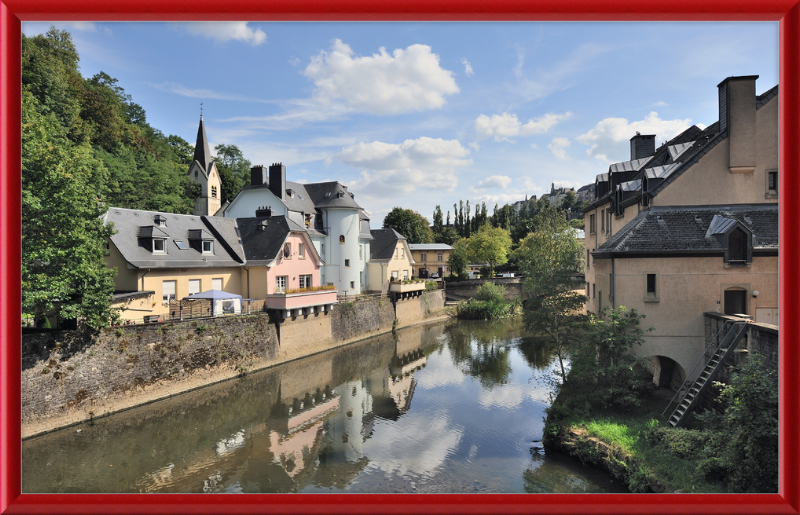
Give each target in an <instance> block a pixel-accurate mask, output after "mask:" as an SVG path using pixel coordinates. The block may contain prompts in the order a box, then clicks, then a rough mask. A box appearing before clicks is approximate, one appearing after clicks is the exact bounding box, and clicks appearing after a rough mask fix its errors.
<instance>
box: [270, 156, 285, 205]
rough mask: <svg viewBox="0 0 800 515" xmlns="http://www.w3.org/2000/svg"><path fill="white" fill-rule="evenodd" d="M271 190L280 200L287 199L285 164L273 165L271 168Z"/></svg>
mask: <svg viewBox="0 0 800 515" xmlns="http://www.w3.org/2000/svg"><path fill="white" fill-rule="evenodd" d="M269 190H270V191H271V192H272V193H274V194H275V196H276V197H278V198H279V199H281V200H284V199H286V167H285V166H283V163H272V165H271V166H270V167H269Z"/></svg>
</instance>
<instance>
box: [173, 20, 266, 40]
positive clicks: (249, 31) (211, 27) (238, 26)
mask: <svg viewBox="0 0 800 515" xmlns="http://www.w3.org/2000/svg"><path fill="white" fill-rule="evenodd" d="M180 26H182V27H184V28H185V29H186V32H188V33H189V34H192V35H195V36H203V37H205V38H209V39H215V40H217V41H230V40H236V41H243V42H245V43H247V44H248V45H252V46H258V45H260V44H262V43H265V42H266V41H267V35H266V34H265V33H264V31H263V30H261V29H258V28H257V29H255V30H254V29H253V28H251V27H249V26H248V24H247V22H246V21H195V22H185V23H181V24H180Z"/></svg>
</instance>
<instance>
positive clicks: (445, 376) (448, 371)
mask: <svg viewBox="0 0 800 515" xmlns="http://www.w3.org/2000/svg"><path fill="white" fill-rule="evenodd" d="M442 349H443V351H442V352H441V354H440V355H439V356H437V357H436V359H428V362H427V365H426V366H425V368H424V369H422V370H421V371H419V372H416V373H415V374H414V378H415V379H416V380H417V388H436V387H439V386H447V385H459V384H461V383H462V382H464V374H463V373H462V372H461V371H460V370H458V368H456V367H454V366H453V365H452V358H451V357H450V350H449V349H447V348H446V347H440V350H442ZM431 358H433V356H431Z"/></svg>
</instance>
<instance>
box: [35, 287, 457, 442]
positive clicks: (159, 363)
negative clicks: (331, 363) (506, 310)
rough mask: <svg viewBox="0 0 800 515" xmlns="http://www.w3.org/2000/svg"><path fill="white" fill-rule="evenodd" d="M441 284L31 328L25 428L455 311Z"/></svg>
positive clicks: (110, 409)
mask: <svg viewBox="0 0 800 515" xmlns="http://www.w3.org/2000/svg"><path fill="white" fill-rule="evenodd" d="M443 308H444V295H443V292H441V291H434V292H427V293H425V294H424V295H423V296H420V297H417V298H412V299H405V300H398V301H397V302H396V303H393V302H391V301H390V300H389V299H371V300H364V301H358V302H354V303H346V304H342V305H339V306H337V307H336V308H334V310H332V312H331V313H325V314H319V315H317V316H313V317H307V318H305V319H302V320H300V319H298V320H294V321H283V322H275V321H273V320H271V319H270V317H269V315H268V314H258V315H251V316H240V317H226V318H220V319H208V320H199V321H193V322H166V323H160V324H149V325H146V326H134V327H125V328H116V329H114V328H110V329H106V330H103V331H100V332H98V333H94V334H88V333H82V332H79V331H72V332H64V333H62V334H59V333H49V334H44V335H25V337H24V338H23V370H22V414H21V419H22V438H23V439H27V438H31V437H34V436H37V435H41V434H44V433H48V432H51V431H55V430H57V429H60V428H64V427H69V426H73V425H77V424H80V423H83V422H86V421H91V420H97V419H99V418H102V417H106V416H108V415H111V414H113V413H119V412H121V411H125V410H129V409H131V408H134V407H136V406H141V405H144V404H149V403H153V402H156V401H158V400H162V399H166V398H169V397H173V396H176V395H179V394H182V393H185V392H189V391H192V390H196V389H199V388H203V387H205V386H209V385H212V384H215V383H220V382H223V381H227V380H230V379H233V378H236V377H241V376H243V375H246V374H249V373H252V372H255V371H258V370H263V369H267V368H271V367H274V366H277V365H280V364H283V363H287V362H290V361H294V360H298V359H301V358H305V357H308V356H312V355H315V354H319V353H321V352H325V351H326V350H330V349H333V348H337V347H343V346H346V345H350V344H353V343H355V342H359V341H362V340H364V339H366V338H370V337H372V336H376V335H380V334H386V333H389V332H391V331H392V330H394V329H399V328H404V327H410V326H413V325H418V324H427V323H432V322H437V321H441V320H447V319H449V318H450V316H449V315H448V314H446V312H445V311H444V309H443Z"/></svg>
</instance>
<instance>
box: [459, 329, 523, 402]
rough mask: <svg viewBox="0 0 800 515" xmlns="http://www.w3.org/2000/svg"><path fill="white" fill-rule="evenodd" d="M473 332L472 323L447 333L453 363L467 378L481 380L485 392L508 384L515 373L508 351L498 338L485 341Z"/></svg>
mask: <svg viewBox="0 0 800 515" xmlns="http://www.w3.org/2000/svg"><path fill="white" fill-rule="evenodd" d="M471 329H472V328H471V326H470V323H469V322H462V323H459V324H452V325H449V326H447V328H446V329H445V331H446V332H447V333H448V339H447V348H448V350H449V351H450V356H451V358H452V360H453V363H454V364H455V365H456V366H457V367H459V369H461V370H462V371H463V372H464V373H465V374H467V375H469V376H470V377H474V378H476V379H478V380H479V381H480V383H481V385H482V386H483V387H484V388H488V389H492V388H494V387H495V386H496V385H502V384H506V383H508V377H509V375H510V374H511V372H512V368H511V362H510V360H509V352H508V350H507V349H506V348H505V347H504V346H502V345H497V343H496V342H497V340H496V339H495V338H493V337H492V338H482V337H481V335H480V334H477V332H476V331H474V330H471ZM495 331H496V330H495ZM492 334H493V335H496V332H494V331H493V332H492Z"/></svg>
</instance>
